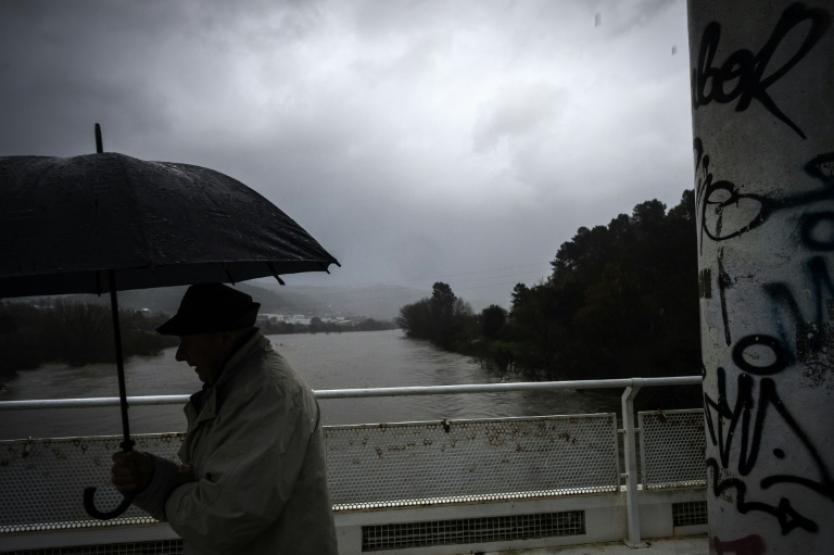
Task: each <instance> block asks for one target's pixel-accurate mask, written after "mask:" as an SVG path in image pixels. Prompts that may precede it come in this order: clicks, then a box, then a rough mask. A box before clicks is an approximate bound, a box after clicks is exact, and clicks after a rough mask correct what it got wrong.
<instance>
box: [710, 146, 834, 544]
mask: <svg viewBox="0 0 834 555" xmlns="http://www.w3.org/2000/svg"><path fill="white" fill-rule="evenodd" d="M695 158H696V172H697V175H698V182H697V185H696V190H697V202H698V205H699V210H700V216H701V229H700V234H701V238H700V248H701V250H702V249H703V241H704V240H711V241H713V242H715V243H720V244H724V242H726V241H731V240H733V239H735V238H738V237H741V236H743V235H745V234H747V233H749V232H752V231H754V230H755V229H757V228H759V227H761V226H763V225H765V224H766V223H767V222H768V221H769V220H770V219H771V218H772V217H773V216H774V215H775V214H778V213H780V212H783V211H787V210H795V209H798V208H803V209H807V208H808V207H809V206H811V205H816V204H817V203H819V202H820V201H827V200H834V153H826V154H820V155H818V156H815V157H814V158H813V159H812V160H810V161H809V162H808V163H807V164H805V165H804V173H805V174H806V175H807V176H809V177H812V178H814V179H815V180H817V181H818V182H819V185H820V186H819V188H816V189H812V190H810V191H805V192H800V193H796V194H789V195H785V196H782V197H774V196H767V195H763V194H757V193H749V192H745V191H746V190H747V189H748V186H749V188H750V189H752V190H766V189H767V188H766V187H762V186H759V185H760V184H736V183H733V182H732V181H729V180H722V179H716V177H715V173H717V174H718V175H719V176H720V173H719V170H718V169H716V168H714V167H711V166H710V158H709V154H708V153H707V152H706V149H705V145H704V143H703V141H701V140H699V139H696V141H695ZM714 172H715V173H714ZM745 203H746V204H745ZM797 218H798V222H799V229H800V230H801V232H800V233H799V234H798V235H799V241H800V244H801V246H802V247H803V248H805V249H807V250H808V251H810V252H809V254H810V256H809V257H808V258H807V259H806V260H805V261H804V262H803V276H804V277H805V280H804V281H805V282H806V283H805V284H803V285H810V287H802V288H801V289H802V291H803V292H804V293H803V296H802V298H801V299H800V298H798V297H797V291H796V290H795V288H794V287H792V284H788V283H784V282H778V281H773V282H768V283H764V284H763V285H762V294H763V296H764V298H765V299H767V301H768V303H769V305H770V306H771V308H772V311H773V314H774V319H775V321H776V323H777V324H776V330H777V332H776V333H775V334H770V333H753V334H751V333H748V334H746V335H743V336H740V337H738V338H736V339H735V340H733V334H732V332H731V329H732V321H731V317H730V314H729V311H728V309H727V296H728V294H729V292H730V291H731V289H732V287H733V286H734V284H735V283H736V281H737V280H738V278H739V277H751V276H738V275H731V273H730V271H729V270H728V266H727V261H726V257H727V256H728V254H727V251H726V250H725V248H724V247H723V246H722V247H719V248H717V249H716V254H717V256H716V259H717V260H716V266H717V273H716V278H715V279H716V281H717V288H718V302H719V303H720V309H721V310H720V311H721V318H722V324H723V328H724V330H723V332H724V339H725V342H726V344H727V346H728V347H729V348H730V352H731V358H732V362H733V365H734V366H735V368H737V369H738V370H739V371H740V373H739V375H738V379H737V382H736V390H735V394H734V398H730V395H729V394H728V383H727V379H728V378H727V372H726V370H725V369H724V368H721V367H719V368H717V387H718V396H717V399H716V398H712V397H710V396H709V395H708V394H705V395H704V409H705V410H704V412H705V418H706V423H707V431H708V436H709V437H708V439H709V440H710V442H711V443H712V445H713V446H715V447H716V448H717V451H718V457H717V458H715V457H710V458H708V459H707V468H708V470H709V471H710V473H711V476H710V477H711V482H712V492H713V494H714V495H715V496H716V497H719V496H721V497H724V498H726V499H729V500H732V501H733V502H734V504H735V507H736V510H738V511H739V512H740V513H742V514H745V513H748V512H751V511H756V512H762V513H766V514H769V515H771V516H773V517H774V518H776V520H777V521H778V523H779V525H780V529H781V531H782V533H783V534H788V533H790V532H791V531H793V530H795V529H797V528H799V529H803V530H806V531H809V532H816V531H818V530H819V522H818V520H817V519H816V518H815V517H814V516H813V515H806V514H803V513H802V512H801V510H799V509H797V507H796V505H797V503H796V500H797V499H803V498H805V497H806V496H807V495H808V494H812V495H820V496H823V497H824V498H827V499H830V500H832V501H834V479H832V474H831V471H830V469H829V468H828V466H827V464H826V462H825V460H823V458H822V457H821V455H820V451H819V448H818V447H817V446H816V445H815V444H814V442H813V441H812V439H811V438H810V437H809V436H808V434H807V433H806V432H805V430H803V429H802V426H801V425H800V423H799V422H798V421H797V419H796V418H795V414H796V408H795V407H790V406H788V405H787V404H786V403H785V402H784V400H783V399H782V396H780V394H779V391H778V387H777V383H776V381H775V380H774V379H773V376H775V375H777V374H779V373H781V372H783V371H785V370H786V369H788V368H792V367H794V365H795V364H796V363H797V362H802V363H803V368H805V374H806V376H807V377H812V378H814V383H815V384H816V385H819V384H821V383H822V382H823V381H824V378H825V376H826V373H829V372H834V331H833V330H832V326H831V325H830V323H829V322H830V321H831V320H832V319H833V318H832V317H834V280H832V272H831V271H830V270H829V267H828V263H827V261H826V258H824V257H823V256H820V255H819V254H818V253H819V252H820V251H834V237H830V236H828V235H826V234H827V233H832V232H834V225H832V226H831V227H829V226H827V225H823V224H822V223H820V222H829V221H830V222H832V223H834V213H829V212H826V211H819V212H803V213H801V214H799V215H798V217H797ZM705 238H706V239H705ZM702 252H703V251H702ZM710 275H711V274H710ZM809 293H810V294H809ZM809 301H810V306H811V309H810V310H805V311H804V310H803V309H802V308H801V305H802V304H804V303H806V302H809ZM789 324H792V327H791V326H790V325H789ZM788 329H795V330H796V333H795V334H793V335H791V334H790V333H788ZM757 380H758V381H757ZM775 429H778V430H779V433H778V434H773V433H772V430H775ZM768 430H771V433H768ZM775 435H778V437H780V441H782V442H783V443H784V445H783V446H778V447H773V448H769V449H767V450H763V449H762V448H761V447H762V437H764V436H775ZM734 452H735V453H736V454H737V457H736V459H735V460H736V461H737V462H735V464H733V462H732V459H733V457H732V456H731V453H734ZM763 460H766V461H767V462H766V463H765V464H764V468H766V469H767V471H764V472H763V471H759V472H757V473H756V476H757V477H759V480H758V483H757V485H758V488H759V490H760V491H755V492H754V491H751V490H752V488H750V487H749V485H748V480H749V479H750V476H751V475H752V474H753V472H754V471H755V470H756V468H757V466H759V465H760V464H761V463H762V461H763ZM797 460H801V461H803V462H804V464H802V465H799V466H800V467H801V468H803V472H802V473H798V472H797V471H796V468H797V465H796V461H797ZM777 486H778V487H777ZM771 488H774V489H771ZM775 491H778V493H775V494H771V495H767V494H768V493H769V492H775ZM763 494H765V495H763Z"/></svg>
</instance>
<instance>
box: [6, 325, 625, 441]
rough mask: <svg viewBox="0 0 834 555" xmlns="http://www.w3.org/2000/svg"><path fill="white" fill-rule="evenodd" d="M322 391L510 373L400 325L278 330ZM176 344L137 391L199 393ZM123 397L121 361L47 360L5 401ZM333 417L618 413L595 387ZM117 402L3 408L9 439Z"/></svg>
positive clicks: (175, 413)
mask: <svg viewBox="0 0 834 555" xmlns="http://www.w3.org/2000/svg"><path fill="white" fill-rule="evenodd" d="M269 339H270V340H271V341H272V343H273V345H274V346H275V348H276V349H277V350H278V351H280V352H281V353H282V354H283V355H284V356H285V357H286V358H287V360H289V362H290V363H291V364H292V365H293V366H294V367H295V369H296V370H297V371H298V372H299V374H301V375H302V376H303V377H304V379H305V380H306V381H307V383H308V384H309V385H310V386H311V387H313V388H314V389H339V388H354V387H390V386H406V385H451V384H465V383H486V382H497V381H502V378H501V377H500V376H498V375H496V374H495V373H493V372H491V371H489V370H487V369H485V368H482V367H481V365H480V364H479V363H478V362H477V361H475V360H473V359H471V358H469V357H465V356H462V355H458V354H455V353H447V352H444V351H440V350H438V349H435V348H434V347H432V346H431V345H430V344H428V343H426V342H422V341H415V340H411V339H408V338H405V337H404V336H403V332H402V331H401V330H389V331H376V332H352V333H341V334H338V333H331V334H323V333H322V334H297V335H272V336H269ZM174 352H175V349H173V348H171V349H166V350H165V351H163V352H162V353H161V354H160V355H158V356H155V357H134V358H131V359H130V360H129V361H128V362H127V364H126V372H127V381H128V394H129V395H151V394H180V393H193V392H194V391H196V390H198V389H199V388H200V385H201V384H200V382H199V380H198V379H197V376H196V375H195V374H194V372H193V370H192V369H191V368H189V367H188V366H187V365H186V364H184V363H179V362H176V361H175V360H174ZM116 395H118V386H117V381H116V370H115V366H114V365H112V364H93V365H88V366H83V367H79V368H69V367H66V366H62V365H55V364H52V365H48V366H44V367H41V368H39V369H37V370H29V371H23V372H20V373H19V375H18V377H17V378H15V379H13V380H10V381H9V382H7V383H6V389H5V390H4V391H3V392H0V400H12V399H49V398H52V399H55V398H67V397H111V396H116ZM321 406H322V411H323V419H324V423H325V424H351V423H366V422H402V421H413V420H428V419H439V418H484V417H494V416H529V415H544V414H571V413H593V412H613V411H617V410H618V406H619V398H618V397H617V395H616V394H612V393H608V392H601V391H588V392H584V393H578V392H573V391H559V392H511V393H500V394H469V395H439V396H419V397H393V398H376V399H335V400H323V401H321ZM130 422H131V432H133V433H146V432H171V431H181V430H183V429H184V428H185V418H184V416H183V415H182V409H181V407H180V406H164V407H134V408H131V409H130ZM119 433H121V427H120V424H119V415H118V408H115V407H114V408H101V409H83V410H82V409H54V410H35V411H15V412H0V439H17V438H25V437H66V436H75V435H93V434H119Z"/></svg>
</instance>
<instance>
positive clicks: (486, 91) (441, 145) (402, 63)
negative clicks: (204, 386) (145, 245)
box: [0, 0, 692, 305]
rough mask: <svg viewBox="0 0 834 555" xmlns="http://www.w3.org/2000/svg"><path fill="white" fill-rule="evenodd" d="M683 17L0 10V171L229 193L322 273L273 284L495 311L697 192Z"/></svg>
mask: <svg viewBox="0 0 834 555" xmlns="http://www.w3.org/2000/svg"><path fill="white" fill-rule="evenodd" d="M688 83H689V82H688V47H687V38H686V3H685V1H684V0H669V1H666V0H646V1H636V0H635V1H626V0H623V1H614V0H610V1H609V0H599V1H592V0H542V1H532V0H531V1H522V0H518V1H509V0H504V1H497V0H496V1H490V0H472V1H445V0H432V1H411V2H408V1H392V0H376V1H350V0H338V1H335V0H333V1H322V2H316V1H297V2H276V1H271V2H269V1H261V2H225V1H224V2H220V1H217V2H208V1H191V0H180V1H176V2H157V1H151V2H123V1H114V0H101V1H95V2H90V1H87V2H82V1H78V0H74V1H72V2H48V3H47V2H33V1H23V0H20V1H9V0H0V116H1V117H0V155H10V154H44V155H57V156H72V155H76V154H85V153H89V152H93V151H94V150H95V147H94V141H93V133H92V127H93V123H94V122H96V121H98V122H101V124H102V126H103V128H104V142H105V150H110V151H117V152H122V153H125V154H128V155H131V156H135V157H137V158H146V159H152V160H165V161H177V162H186V163H191V164H199V165H205V166H209V167H211V168H214V169H217V170H219V171H221V172H224V173H227V174H229V175H232V176H234V177H236V178H238V179H240V180H241V181H243V182H244V183H246V184H248V185H249V186H251V187H252V188H254V189H255V190H257V191H259V192H260V193H262V194H263V195H265V196H266V197H267V198H269V199H270V200H272V201H273V202H275V203H276V204H277V205H278V206H279V207H281V208H282V209H283V210H284V211H285V212H287V213H288V214H289V215H290V216H292V217H293V218H294V219H296V221H298V222H299V223H300V224H301V225H302V226H303V227H305V228H306V229H307V230H308V231H309V232H310V233H311V234H312V235H313V236H314V237H316V238H317V239H318V240H319V241H320V242H321V243H322V245H323V246H324V247H325V248H326V249H328V250H329V251H330V252H331V253H332V254H333V255H334V256H336V257H337V258H338V259H339V260H340V261H341V263H342V268H336V269H334V270H333V273H332V275H330V276H316V275H309V274H307V275H299V276H290V277H289V278H288V279H287V281H288V283H289V284H290V286H291V285H292V284H302V283H303V284H317V285H323V284H327V285H334V286H353V285H370V284H379V283H382V284H400V285H406V286H410V287H417V288H422V289H426V290H428V289H430V287H431V284H432V283H433V282H434V281H437V280H443V281H447V282H449V283H450V284H451V286H452V288H453V290H454V291H455V292H456V293H458V294H459V295H460V296H462V297H464V298H478V299H482V300H486V301H495V302H499V303H502V304H505V305H506V302H507V299H508V298H509V294H510V291H511V290H512V287H513V285H514V284H515V283H517V282H525V283H528V284H532V283H535V282H536V281H538V280H540V279H542V278H544V277H545V276H546V275H547V274H548V273H549V270H550V267H549V262H550V261H551V260H552V259H553V257H554V255H555V253H556V251H557V250H558V248H559V245H560V244H561V243H562V242H564V241H566V240H569V239H570V238H571V237H572V236H573V235H574V233H575V232H576V229H577V228H578V227H580V226H583V225H584V226H588V227H590V226H593V225H597V224H606V223H608V221H610V220H611V219H612V218H613V217H615V216H616V215H617V214H619V213H622V212H626V213H630V211H631V209H632V208H633V206H634V205H635V204H637V203H638V202H642V201H644V200H649V199H652V198H657V199H659V200H661V201H663V202H665V203H666V204H667V206H673V205H675V204H677V202H678V201H679V200H680V195H681V192H682V191H683V189H684V188H688V187H691V184H692V149H691V144H692V137H691V121H690V111H689V92H688V89H689V84H688Z"/></svg>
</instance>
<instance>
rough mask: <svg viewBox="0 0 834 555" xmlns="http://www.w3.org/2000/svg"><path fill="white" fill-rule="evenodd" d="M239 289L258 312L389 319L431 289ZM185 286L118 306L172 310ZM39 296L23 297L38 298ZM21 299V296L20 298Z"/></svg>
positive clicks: (97, 300)
mask: <svg viewBox="0 0 834 555" xmlns="http://www.w3.org/2000/svg"><path fill="white" fill-rule="evenodd" d="M236 287H237V288H238V289H240V290H241V291H245V292H246V293H248V294H249V295H252V297H253V298H254V299H255V300H256V301H258V302H259V303H261V312H268V313H281V314H304V315H306V316H319V317H326V316H346V317H350V316H353V317H366V318H374V319H375V320H393V319H394V318H396V317H397V316H399V314H400V308H401V307H402V306H404V305H406V304H411V303H414V302H417V301H419V300H420V299H422V298H425V297H430V296H431V292H429V291H423V290H421V289H416V288H413V287H401V286H397V285H375V286H368V287H353V288H346V287H324V286H317V287H311V286H298V285H288V286H280V285H278V284H277V283H276V284H275V285H262V284H258V285H252V284H248V283H242V284H238V285H236ZM185 289H186V287H163V288H158V289H140V290H134V291H121V292H119V307H120V308H123V309H132V310H139V309H144V308H147V309H149V310H151V311H154V312H164V313H167V314H173V313H174V312H176V310H177V307H178V306H179V303H180V299H182V295H183V293H185ZM51 298H54V299H58V298H63V299H72V300H78V301H80V302H85V303H92V304H106V305H109V304H110V297H109V296H108V295H101V296H96V295H61V296H56V297H51ZM38 299H43V297H30V298H28V299H26V300H28V301H30V302H39V301H38ZM21 300H23V299H21ZM464 300H466V301H468V302H471V304H472V308H473V309H474V310H475V311H476V312H477V311H480V309H481V308H483V307H484V306H486V305H487V304H488V303H483V302H480V303H479V302H478V300H470V299H464Z"/></svg>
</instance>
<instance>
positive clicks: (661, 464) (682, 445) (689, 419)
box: [637, 409, 706, 489]
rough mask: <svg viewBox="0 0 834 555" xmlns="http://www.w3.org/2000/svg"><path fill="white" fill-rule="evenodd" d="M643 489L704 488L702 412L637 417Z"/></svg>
mask: <svg viewBox="0 0 834 555" xmlns="http://www.w3.org/2000/svg"><path fill="white" fill-rule="evenodd" d="M637 417H638V422H639V426H640V430H641V433H640V459H641V462H642V467H641V470H642V476H643V487H644V488H647V489H661V488H674V487H691V486H700V485H705V484H706V465H705V463H704V460H705V455H704V449H705V443H704V411H703V410H701V409H686V410H668V411H647V412H640V413H638V415H637Z"/></svg>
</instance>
